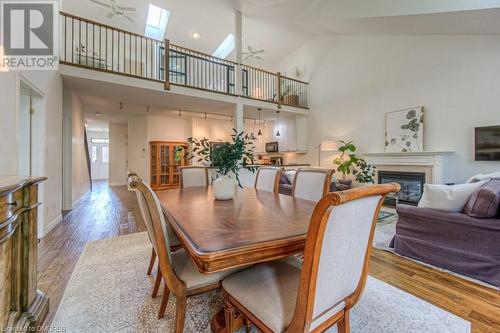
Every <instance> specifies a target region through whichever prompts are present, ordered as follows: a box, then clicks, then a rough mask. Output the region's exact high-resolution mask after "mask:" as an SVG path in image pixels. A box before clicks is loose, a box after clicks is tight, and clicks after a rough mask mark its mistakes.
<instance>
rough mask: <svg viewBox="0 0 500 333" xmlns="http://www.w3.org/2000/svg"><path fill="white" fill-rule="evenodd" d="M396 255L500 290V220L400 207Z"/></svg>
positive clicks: (395, 237) (393, 241)
mask: <svg viewBox="0 0 500 333" xmlns="http://www.w3.org/2000/svg"><path fill="white" fill-rule="evenodd" d="M397 213H398V216H399V220H398V222H397V225H396V235H395V236H394V239H393V240H392V244H391V246H392V247H393V248H394V250H395V252H396V253H398V254H400V255H403V256H406V257H410V258H413V259H416V260H419V261H422V262H425V263H428V264H431V265H434V266H438V267H442V268H445V269H448V270H450V271H453V272H457V273H460V274H463V275H466V276H470V277H473V278H475V279H478V280H482V281H485V282H488V283H490V284H493V285H495V286H497V287H500V218H499V217H498V216H497V217H496V218H476V217H471V216H469V215H467V214H464V213H447V212H441V211H438V210H434V209H429V208H418V207H414V206H408V205H398V206H397Z"/></svg>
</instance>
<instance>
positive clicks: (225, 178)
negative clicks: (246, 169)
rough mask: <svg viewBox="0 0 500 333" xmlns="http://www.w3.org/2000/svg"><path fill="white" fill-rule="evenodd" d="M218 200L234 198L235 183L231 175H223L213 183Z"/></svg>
mask: <svg viewBox="0 0 500 333" xmlns="http://www.w3.org/2000/svg"><path fill="white" fill-rule="evenodd" d="M212 186H213V189H214V197H215V199H216V200H231V199H233V198H234V193H235V187H236V185H235V183H234V179H233V178H232V177H231V176H229V175H221V176H219V178H217V179H216V180H214V181H213V183H212Z"/></svg>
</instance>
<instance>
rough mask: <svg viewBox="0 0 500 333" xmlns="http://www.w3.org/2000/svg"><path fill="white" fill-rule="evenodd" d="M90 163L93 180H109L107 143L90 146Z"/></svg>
mask: <svg viewBox="0 0 500 333" xmlns="http://www.w3.org/2000/svg"><path fill="white" fill-rule="evenodd" d="M90 161H91V168H90V169H91V172H92V179H108V170H109V145H108V144H107V143H92V144H91V145H90Z"/></svg>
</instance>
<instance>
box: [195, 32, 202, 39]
mask: <svg viewBox="0 0 500 333" xmlns="http://www.w3.org/2000/svg"><path fill="white" fill-rule="evenodd" d="M193 38H194V39H200V38H201V34H200V33H199V32H193Z"/></svg>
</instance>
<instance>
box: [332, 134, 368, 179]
mask: <svg viewBox="0 0 500 333" xmlns="http://www.w3.org/2000/svg"><path fill="white" fill-rule="evenodd" d="M339 144H340V147H339V151H340V152H341V154H340V156H339V157H337V158H336V159H334V160H333V164H334V165H335V166H336V170H337V171H338V172H340V173H342V175H343V178H344V179H345V178H346V177H347V175H350V174H351V173H352V175H353V176H354V177H355V179H356V181H357V182H358V183H362V184H366V183H371V184H373V183H374V182H375V178H374V177H375V167H374V166H373V165H371V164H369V163H368V162H366V161H365V160H364V159H363V158H362V157H360V156H357V155H356V146H355V145H354V144H353V143H352V141H349V142H345V141H339Z"/></svg>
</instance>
